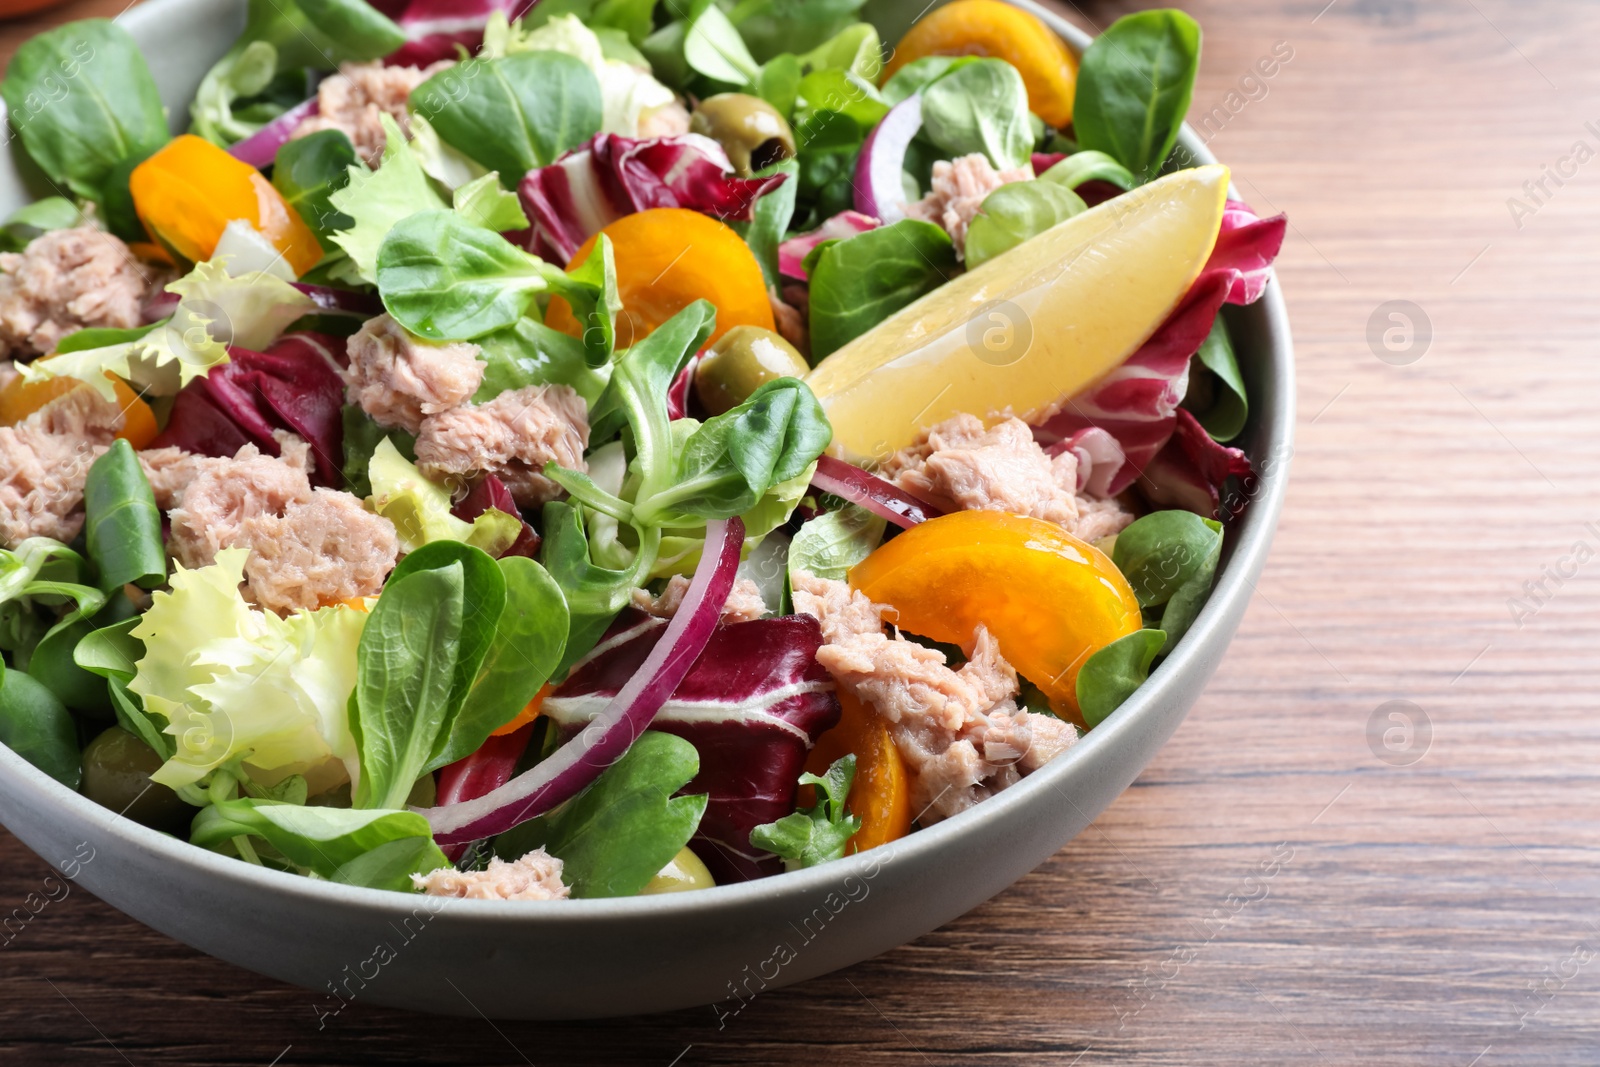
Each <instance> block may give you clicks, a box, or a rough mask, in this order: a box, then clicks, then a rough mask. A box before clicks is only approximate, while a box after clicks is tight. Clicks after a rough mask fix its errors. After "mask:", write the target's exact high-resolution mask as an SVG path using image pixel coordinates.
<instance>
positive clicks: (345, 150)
mask: <svg viewBox="0 0 1600 1067" xmlns="http://www.w3.org/2000/svg"><path fill="white" fill-rule="evenodd" d="M352 168H355V172H356V173H358V174H359V173H360V172H361V168H360V167H359V166H358V165H357V159H356V150H355V146H354V145H352V144H351V143H350V138H349V137H346V136H345V134H344V132H343V131H342V130H318V131H317V132H316V133H313V134H311V135H310V136H308V137H297V138H295V139H294V140H292V141H288V142H286V143H285V144H284V146H283V147H282V148H280V149H278V158H277V161H276V162H275V163H274V164H273V166H272V187H273V188H274V189H276V190H278V192H279V193H281V194H283V198H284V200H286V201H288V202H289V204H290V206H292V207H293V208H294V209H295V211H296V212H298V213H299V215H300V217H301V218H302V219H304V220H305V222H306V225H307V226H310V227H311V229H312V231H313V232H314V233H316V235H317V240H318V241H320V242H321V243H322V248H323V250H324V251H332V250H333V249H334V248H336V247H338V246H337V245H335V244H334V243H333V238H332V234H333V232H334V231H335V230H348V229H349V228H350V227H352V226H354V225H355V220H354V219H352V218H351V217H350V216H349V215H346V214H345V213H344V212H342V211H340V210H339V209H338V208H336V207H334V206H333V201H332V197H333V194H334V193H336V192H338V191H339V190H340V189H343V188H344V187H345V186H346V185H348V184H349V183H350V173H351V169H352Z"/></svg>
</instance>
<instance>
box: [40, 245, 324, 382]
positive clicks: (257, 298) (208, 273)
mask: <svg viewBox="0 0 1600 1067" xmlns="http://www.w3.org/2000/svg"><path fill="white" fill-rule="evenodd" d="M227 263H228V261H227V258H226V257H224V256H219V257H214V258H213V259H211V260H209V261H207V262H205V263H196V264H195V266H194V269H193V270H191V271H190V272H189V273H188V274H186V275H184V276H183V277H182V278H179V279H178V280H177V281H175V282H172V283H171V284H169V285H168V286H167V292H169V293H176V294H177V295H178V306H177V308H176V309H174V311H173V313H172V317H171V318H170V319H168V320H166V321H165V322H164V323H161V324H160V325H158V326H156V327H155V328H154V329H152V330H151V331H150V332H148V333H146V334H144V335H143V336H141V337H138V338H136V339H134V340H130V341H124V342H122V343H119V344H113V345H105V346H103V347H100V348H87V349H81V350H78V351H74V352H67V353H64V354H62V355H58V356H54V357H51V358H49V359H39V360H34V361H33V362H32V363H27V364H24V365H22V366H21V367H18V368H17V369H18V370H20V371H21V372H22V376H23V377H24V378H25V379H26V380H28V381H30V382H33V381H49V380H50V379H52V378H77V379H78V380H80V381H84V382H88V383H89V384H90V385H92V386H94V388H95V391H96V392H98V393H99V394H100V395H101V396H102V397H104V398H105V399H106V400H110V401H115V399H116V391H115V388H114V386H113V384H112V382H111V380H110V379H109V378H107V377H106V374H107V372H109V373H111V374H115V375H117V376H118V377H121V378H126V379H127V380H128V381H129V382H130V383H132V385H133V386H134V387H135V388H136V389H138V390H140V391H141V392H145V393H149V394H152V395H155V396H172V395H174V394H175V393H177V392H178V390H180V389H182V388H183V387H184V386H186V385H188V384H189V383H190V382H192V381H194V380H195V379H196V378H200V377H204V376H205V375H206V374H208V373H209V372H210V371H211V369H212V368H213V367H218V366H221V365H222V364H224V363H226V362H228V347H229V346H230V345H236V346H238V347H240V348H249V349H257V350H259V349H263V348H266V347H267V346H268V345H269V344H270V343H271V342H272V341H273V339H274V338H276V337H277V336H278V335H279V334H280V333H282V332H283V331H284V330H285V329H287V328H288V327H289V324H290V323H292V322H294V321H295V320H296V319H298V318H301V317H302V316H305V315H309V314H311V313H313V312H315V311H316V310H317V305H316V303H315V302H314V301H313V300H312V299H311V298H310V297H308V296H306V295H305V294H304V293H302V292H300V291H299V290H298V289H296V288H295V287H294V286H292V285H290V284H289V283H288V282H286V281H284V280H283V279H282V278H278V277H275V276H274V275H271V274H266V273H263V272H260V271H255V272H251V273H248V274H244V275H241V276H237V277H236V276H234V275H233V274H230V273H229V272H228V269H227Z"/></svg>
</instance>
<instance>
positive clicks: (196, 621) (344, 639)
mask: <svg viewBox="0 0 1600 1067" xmlns="http://www.w3.org/2000/svg"><path fill="white" fill-rule="evenodd" d="M248 556H249V552H248V550H246V549H238V548H230V549H223V550H222V551H221V552H218V553H217V562H216V563H214V564H211V565H210V566H207V567H199V568H196V569H194V570H185V569H184V568H183V567H182V566H178V567H177V568H176V573H174V574H173V576H172V588H171V591H170V592H158V593H156V594H155V595H154V597H153V598H152V602H151V605H150V609H149V610H148V611H146V612H145V614H144V616H143V618H141V619H140V620H139V624H138V625H137V626H136V627H134V628H133V630H132V633H131V636H133V637H134V638H136V639H138V640H139V641H142V642H143V643H144V655H143V656H142V657H140V659H139V661H138V663H137V664H135V669H134V676H133V681H132V682H130V683H129V684H128V688H129V689H130V690H131V691H132V692H134V693H136V694H138V696H139V697H140V698H141V699H142V700H143V701H144V707H145V710H146V711H147V712H150V713H152V714H154V715H158V716H160V717H161V718H164V719H166V721H167V726H166V730H165V732H166V733H167V734H169V735H171V736H172V737H173V738H174V739H175V740H176V742H177V745H176V749H177V751H176V754H175V755H173V757H172V758H171V759H169V760H167V762H166V763H164V764H163V765H162V766H161V768H160V769H159V770H157V771H156V772H155V774H153V775H151V778H152V779H153V780H154V781H157V782H160V783H161V784H162V785H166V786H170V787H172V788H178V787H180V786H185V785H191V784H193V783H195V782H198V781H199V780H200V779H202V778H204V777H205V776H206V775H208V774H209V773H210V772H211V771H212V770H214V769H215V768H217V767H219V766H221V765H222V764H224V763H226V762H228V761H230V760H234V759H242V760H243V763H244V767H245V769H246V771H247V772H250V773H251V775H252V777H255V776H257V775H258V774H259V775H260V777H261V780H262V781H263V782H264V783H266V784H271V783H272V782H276V781H278V780H281V779H282V778H286V777H288V776H289V775H291V774H307V775H310V774H311V773H312V772H317V773H318V774H319V776H321V777H324V778H326V777H328V776H330V775H331V781H328V782H327V784H334V783H336V782H337V781H338V780H339V778H340V777H341V775H340V773H339V772H338V771H337V769H336V768H333V767H332V766H331V763H332V761H337V762H338V763H341V764H343V773H344V774H348V775H349V776H350V778H351V779H352V780H354V779H355V778H356V775H357V773H358V768H357V765H356V748H355V740H354V738H353V737H352V736H351V734H350V726H349V721H348V716H347V711H346V709H347V706H348V704H349V700H350V693H351V691H352V690H353V689H354V688H355V681H356V646H357V643H358V642H359V641H360V639H361V631H362V628H363V627H364V626H365V624H366V620H367V615H366V612H363V611H358V610H356V609H354V608H350V607H345V606H343V605H339V606H335V607H328V608H320V609H318V610H317V611H312V612H301V613H298V614H295V615H291V616H290V617H288V618H287V619H282V618H279V617H278V616H277V615H274V614H272V613H271V612H265V611H260V610H258V609H256V608H253V607H251V606H250V605H249V604H247V603H245V600H244V597H243V596H242V595H240V592H239V583H240V582H241V581H242V580H243V578H244V564H245V560H246V559H247V558H248Z"/></svg>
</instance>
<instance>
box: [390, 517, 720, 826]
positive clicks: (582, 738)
mask: <svg viewBox="0 0 1600 1067" xmlns="http://www.w3.org/2000/svg"><path fill="white" fill-rule="evenodd" d="M743 545H744V523H743V522H741V521H740V520H739V519H737V518H732V519H718V520H713V521H712V522H709V523H707V524H706V544H705V549H704V550H703V551H702V552H701V555H700V563H699V565H698V566H697V567H695V570H694V578H693V579H692V580H691V581H690V582H689V589H688V591H687V592H686V593H685V594H684V597H683V603H682V604H681V605H679V607H678V613H677V614H676V615H674V616H673V617H672V620H671V621H670V622H669V623H667V629H666V631H665V632H664V633H663V634H662V635H661V640H660V641H658V642H656V646H655V648H654V649H652V650H651V652H650V655H649V656H647V657H646V658H645V661H644V663H642V664H641V665H640V666H639V670H638V672H637V673H635V674H634V676H633V677H632V678H630V679H628V684H627V685H625V686H623V687H622V689H621V690H620V691H618V693H617V695H616V696H615V697H613V698H612V700H611V703H609V704H607V705H606V707H605V710H604V711H602V712H600V714H599V715H597V716H595V718H594V721H593V722H591V723H590V724H589V725H588V726H587V727H585V728H584V730H583V732H582V733H580V734H578V735H577V736H576V737H574V738H573V739H572V740H570V741H568V742H567V743H566V744H565V745H562V746H561V747H560V748H559V749H557V750H556V751H555V753H554V754H552V755H551V756H550V757H549V758H548V759H546V760H544V761H543V762H541V763H538V764H535V765H534V766H533V767H531V768H529V769H528V770H526V771H524V772H523V773H522V774H519V775H518V776H517V777H515V778H513V779H511V781H509V782H507V783H506V784H505V785H503V786H501V787H500V788H498V789H495V790H492V791H490V792H488V793H486V794H484V795H483V796H481V797H479V798H477V799H476V800H468V801H463V802H461V803H457V804H443V805H440V806H439V807H434V808H425V809H417V810H418V811H419V812H420V813H421V815H422V816H423V817H424V818H426V819H427V820H428V824H429V825H430V826H431V827H433V837H434V840H435V841H437V842H438V843H439V844H441V845H459V844H464V843H466V842H469V841H477V840H479V839H480V838H485V837H493V836H494V835H495V834H503V833H505V832H506V831H507V830H509V829H511V828H512V827H513V826H516V825H518V824H519V823H523V822H526V821H528V820H529V819H534V818H537V817H538V816H540V815H543V814H544V813H545V812H547V811H550V810H551V809H552V808H554V807H555V806H556V805H558V804H561V803H564V802H565V801H567V800H570V799H571V798H572V797H574V796H577V795H578V793H579V792H581V791H582V790H583V789H584V787H585V786H587V785H588V784H589V783H590V782H593V781H594V780H595V779H596V778H598V777H600V774H601V772H602V771H604V770H605V769H606V768H607V767H609V766H611V765H612V764H613V763H615V762H616V761H617V760H618V759H620V758H621V757H622V754H623V753H625V752H627V751H628V749H629V747H630V746H632V744H633V742H634V740H635V739H636V738H638V736H639V735H640V734H642V733H643V732H644V731H645V730H646V729H647V728H649V726H650V722H651V720H652V719H654V718H655V716H656V713H657V712H659V711H660V710H661V706H662V705H663V704H665V703H666V702H667V699H668V698H669V697H671V696H672V694H673V692H674V691H675V690H676V689H677V688H678V683H679V682H681V681H683V678H684V675H686V674H688V673H689V668H690V667H692V666H694V662H695V660H697V659H699V658H700V654H701V653H702V652H704V651H705V647H706V642H707V641H709V640H710V639H711V632H712V631H713V630H714V629H716V626H717V620H718V619H719V618H721V616H722V607H723V605H724V604H726V603H727V602H728V593H729V592H730V591H731V590H732V589H733V576H734V572H735V571H736V570H738V567H739V550H740V548H741V547H742V546H743Z"/></svg>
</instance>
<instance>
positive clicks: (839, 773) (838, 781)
mask: <svg viewBox="0 0 1600 1067" xmlns="http://www.w3.org/2000/svg"><path fill="white" fill-rule="evenodd" d="M855 777H856V758H855V756H854V755H844V756H840V757H839V758H838V759H836V760H834V761H833V765H832V766H830V767H829V768H828V772H827V773H826V774H824V775H822V776H821V777H818V776H817V775H815V774H811V773H809V772H807V773H805V774H802V775H801V776H800V784H801V785H811V786H816V788H817V803H816V804H815V805H813V806H812V807H809V808H800V809H798V810H796V811H792V812H790V813H789V814H787V815H785V816H784V817H783V818H781V819H779V820H777V821H776V822H769V823H767V824H766V825H764V826H758V827H756V828H755V829H754V830H752V831H750V844H751V845H752V846H754V847H755V848H760V849H765V850H766V851H768V852H772V853H775V854H776V855H779V856H782V857H783V865H784V866H785V867H786V868H788V869H789V870H791V871H797V870H799V869H800V868H802V867H815V866H816V865H817V864H819V863H826V862H828V861H829V860H836V859H839V858H840V857H841V856H843V855H844V850H845V846H846V845H848V844H849V843H850V838H852V837H854V836H855V834H856V831H858V830H860V829H861V819H860V818H859V817H857V816H855V815H851V814H850V813H849V812H848V811H846V810H845V798H847V797H848V796H849V795H850V785H851V783H852V782H854V781H855Z"/></svg>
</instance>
